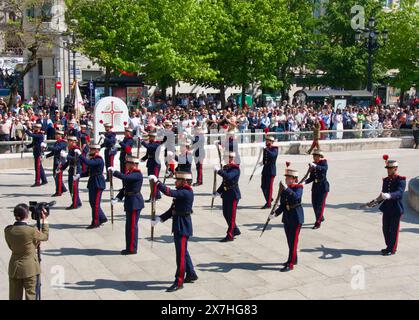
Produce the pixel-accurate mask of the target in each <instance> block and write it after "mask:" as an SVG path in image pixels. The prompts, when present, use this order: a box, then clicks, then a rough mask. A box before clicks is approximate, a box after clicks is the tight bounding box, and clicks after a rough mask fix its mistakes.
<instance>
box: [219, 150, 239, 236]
mask: <svg viewBox="0 0 419 320" xmlns="http://www.w3.org/2000/svg"><path fill="white" fill-rule="evenodd" d="M235 158H236V153H235V152H229V153H228V164H226V165H225V166H224V167H223V168H222V169H221V168H220V167H219V166H218V165H217V166H215V167H214V171H215V172H217V174H218V175H220V176H221V177H222V178H223V182H222V184H221V186H220V187H219V188H218V189H217V191H216V193H215V194H214V195H213V197H217V196H221V198H222V199H223V215H224V219H226V222H227V225H228V229H227V235H226V236H225V238H223V239H221V240H220V242H228V241H233V240H234V237H235V236H239V235H240V234H241V232H240V230H239V228H238V227H237V225H236V213H237V204H238V202H239V200H240V199H241V193H240V188H239V179H240V166H239V165H238V164H236V163H235V162H234V159H235Z"/></svg>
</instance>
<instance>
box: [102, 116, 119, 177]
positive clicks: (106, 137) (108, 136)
mask: <svg viewBox="0 0 419 320" xmlns="http://www.w3.org/2000/svg"><path fill="white" fill-rule="evenodd" d="M103 126H104V127H105V131H106V132H105V133H104V134H101V135H100V138H101V139H103V143H102V145H101V148H105V164H106V181H109V171H108V169H109V167H113V162H114V157H115V154H116V152H117V151H116V149H115V144H116V133H115V132H112V131H111V130H112V125H111V124H110V123H105V124H104V125H103Z"/></svg>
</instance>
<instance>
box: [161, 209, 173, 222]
mask: <svg viewBox="0 0 419 320" xmlns="http://www.w3.org/2000/svg"><path fill="white" fill-rule="evenodd" d="M172 210H173V208H172V206H171V207H170V208H169V210H167V211H166V212H165V213H163V214H161V215H160V216H159V217H160V219H161V222H165V221H166V220H169V219H170V218H172V217H173V213H172Z"/></svg>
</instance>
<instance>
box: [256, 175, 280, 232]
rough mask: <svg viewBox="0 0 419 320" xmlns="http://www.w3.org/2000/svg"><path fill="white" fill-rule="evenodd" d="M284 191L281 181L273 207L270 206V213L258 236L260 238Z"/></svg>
mask: <svg viewBox="0 0 419 320" xmlns="http://www.w3.org/2000/svg"><path fill="white" fill-rule="evenodd" d="M284 190H285V186H284V185H283V183H282V181H280V182H279V190H278V194H277V195H276V198H275V202H274V205H273V206H272V209H271V212H270V213H269V216H268V219H267V220H266V222H265V225H264V226H263V229H262V233H261V234H260V237H262V235H263V233H264V232H265V230H266V227H267V226H268V224H269V222H270V221H271V219H270V218H269V217H270V216H271V215H272V214H274V212H275V210H276V206H277V205H278V202H279V199H280V198H281V194H282V192H283V191H284Z"/></svg>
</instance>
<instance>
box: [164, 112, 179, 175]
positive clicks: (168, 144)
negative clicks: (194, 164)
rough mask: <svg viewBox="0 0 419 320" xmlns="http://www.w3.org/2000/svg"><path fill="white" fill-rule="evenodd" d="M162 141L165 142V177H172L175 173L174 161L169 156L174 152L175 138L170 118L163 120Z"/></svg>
mask: <svg viewBox="0 0 419 320" xmlns="http://www.w3.org/2000/svg"><path fill="white" fill-rule="evenodd" d="M163 143H164V144H165V148H164V159H165V166H166V168H167V177H166V178H171V177H173V174H174V173H175V163H174V160H173V158H172V157H169V154H170V153H171V154H172V155H174V154H175V153H176V140H175V134H174V132H173V123H172V121H170V120H166V121H165V122H164V139H163Z"/></svg>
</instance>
